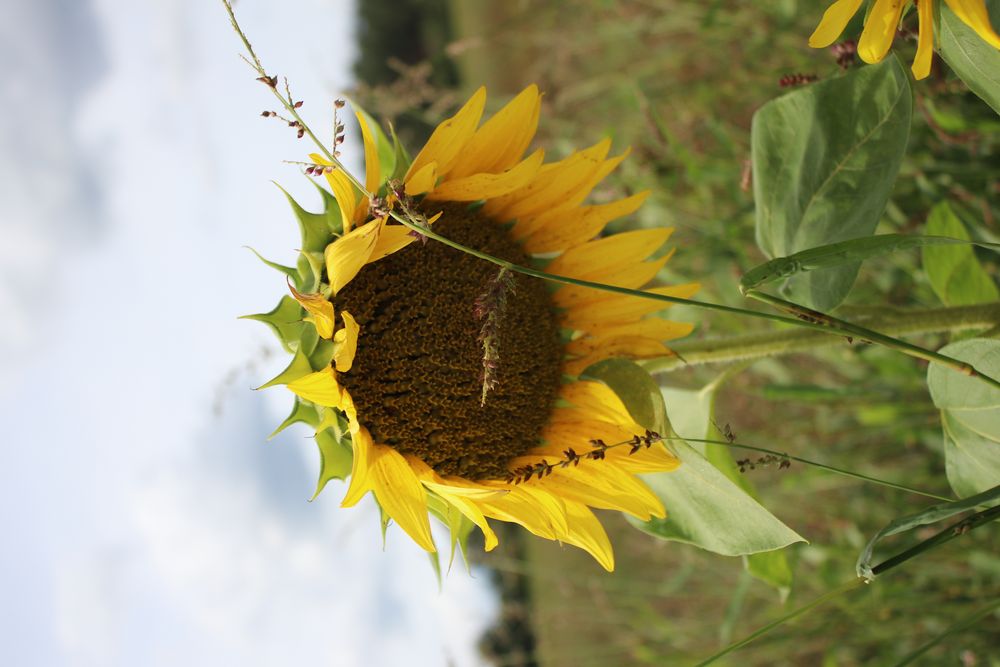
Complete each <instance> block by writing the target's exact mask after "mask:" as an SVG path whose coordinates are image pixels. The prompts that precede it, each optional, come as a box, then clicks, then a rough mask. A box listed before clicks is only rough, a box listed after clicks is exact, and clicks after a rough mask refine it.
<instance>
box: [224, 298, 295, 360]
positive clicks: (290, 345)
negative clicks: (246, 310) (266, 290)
mask: <svg viewBox="0 0 1000 667" xmlns="http://www.w3.org/2000/svg"><path fill="white" fill-rule="evenodd" d="M303 317H305V311H304V310H303V309H302V306H300V305H299V303H298V301H296V300H295V299H293V298H292V297H290V296H283V297H281V301H279V302H278V305H277V306H275V307H274V309H273V310H271V311H270V312H267V313H257V314H256V315H243V316H241V317H240V319H241V320H256V321H257V322H263V323H264V324H266V325H267V326H268V327H270V328H271V330H272V331H274V333H275V334H276V335H277V336H278V340H280V341H281V346H282V347H283V348H285V351H286V352H294V351H295V349H296V348H297V347H298V342H299V338H300V337H301V336H302V328H303V327H304V326H306V325H305V323H304V322H303V321H302V318H303Z"/></svg>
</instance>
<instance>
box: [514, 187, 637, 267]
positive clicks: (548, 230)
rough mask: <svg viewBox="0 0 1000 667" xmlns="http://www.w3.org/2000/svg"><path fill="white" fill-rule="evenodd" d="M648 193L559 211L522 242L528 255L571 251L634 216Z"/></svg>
mask: <svg viewBox="0 0 1000 667" xmlns="http://www.w3.org/2000/svg"><path fill="white" fill-rule="evenodd" d="M649 192H650V191H649V190H645V191H643V192H640V193H638V194H635V195H632V196H631V197H626V198H625V199H619V200H618V201H615V202H611V203H609V204H600V205H598V206H585V207H582V208H571V209H569V210H567V211H558V213H559V215H558V216H553V218H551V219H550V220H546V221H545V222H544V223H543V224H541V225H539V226H538V227H536V229H535V231H534V232H532V233H531V234H530V235H529V236H528V238H526V239H525V240H524V242H523V246H524V249H525V250H526V251H528V252H530V253H539V254H540V253H548V252H555V251H558V250H565V249H567V248H573V247H575V246H578V245H580V244H582V243H586V242H587V241H589V240H590V239H592V238H594V237H595V236H597V235H598V234H599V233H600V232H601V230H602V229H604V226H605V225H606V224H608V223H609V222H611V221H612V220H615V219H617V218H621V217H623V216H626V215H629V214H631V213H634V212H635V211H636V210H638V208H639V207H640V206H642V203H643V202H644V201H645V200H646V198H647V197H648V196H649Z"/></svg>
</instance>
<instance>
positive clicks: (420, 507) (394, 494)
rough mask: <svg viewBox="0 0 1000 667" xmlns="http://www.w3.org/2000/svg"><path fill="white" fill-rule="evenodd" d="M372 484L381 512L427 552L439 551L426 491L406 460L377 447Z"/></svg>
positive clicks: (399, 455)
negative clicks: (435, 544)
mask: <svg viewBox="0 0 1000 667" xmlns="http://www.w3.org/2000/svg"><path fill="white" fill-rule="evenodd" d="M374 453H375V456H374V460H372V462H371V467H370V469H371V485H372V490H373V491H374V492H375V497H376V498H377V499H378V503H379V505H381V506H382V509H383V510H384V511H385V513H386V514H388V515H389V516H390V517H392V519H393V521H395V522H396V523H397V524H399V527H400V528H402V529H403V530H404V531H405V532H406V534H407V535H409V536H410V537H411V538H413V541H414V542H416V543H417V544H418V545H420V547H421V548H423V549H424V550H425V551H431V552H433V551H436V550H437V549H435V547H434V540H433V538H431V524H430V521H429V519H428V518H427V492H426V491H424V487H423V485H422V484H421V483H420V480H418V479H417V475H416V473H414V472H413V468H411V467H410V464H409V462H408V461H407V460H406V458H405V457H404V456H403V455H402V454H400V453H399V452H397V451H396V450H395V449H393V448H392V447H385V446H381V445H376V446H375V447H374Z"/></svg>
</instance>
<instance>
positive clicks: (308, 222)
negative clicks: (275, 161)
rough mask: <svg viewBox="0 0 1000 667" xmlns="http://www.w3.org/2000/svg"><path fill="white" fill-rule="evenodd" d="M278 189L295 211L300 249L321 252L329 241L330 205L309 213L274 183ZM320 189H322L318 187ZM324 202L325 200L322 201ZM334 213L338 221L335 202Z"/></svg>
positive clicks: (338, 213)
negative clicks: (299, 236)
mask: <svg viewBox="0 0 1000 667" xmlns="http://www.w3.org/2000/svg"><path fill="white" fill-rule="evenodd" d="M275 185H276V186H277V187H278V189H279V190H281V192H282V193H284V195H285V198H286V199H288V203H289V205H290V206H291V207H292V212H293V213H295V219H296V220H298V222H299V232H300V233H301V234H302V250H304V251H306V252H320V253H322V252H323V249H324V248H326V246H327V244H328V243H329V242H330V226H329V220H328V217H329V212H330V209H331V207H330V206H329V205H328V204H327V205H326V206H325V207H324V209H325V210H324V211H323V212H322V213H311V212H309V211H307V210H305V209H304V208H302V206H300V205H299V203H298V202H297V201H295V199H294V198H293V197H292V195H290V194H288V191H287V190H285V189H284V188H283V187H281V186H280V185H278V184H277V183H275ZM320 191H321V192H323V191H324V190H323V189H322V188H320ZM331 199H332V197H331ZM324 204H326V202H324ZM332 209H333V212H334V214H336V216H337V222H338V223H339V222H340V209H339V208H338V207H337V206H336V204H335V205H334V206H333V207H332Z"/></svg>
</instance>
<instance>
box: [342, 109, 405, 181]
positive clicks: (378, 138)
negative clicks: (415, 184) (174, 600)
mask: <svg viewBox="0 0 1000 667" xmlns="http://www.w3.org/2000/svg"><path fill="white" fill-rule="evenodd" d="M351 106H352V107H354V110H355V111H357V112H358V114H360V115H361V117H362V118H364V119H365V122H366V123H367V124H368V128H369V129H370V130H371V131H372V132H373V133H374V134H375V149H376V150H377V151H378V164H379V183H385V182H386V181H387V180H389V179H390V178H392V175H393V174H394V173H395V170H396V154H397V153H396V150H397V147H396V144H395V143H394V142H390V141H389V138H388V137H386V136H385V132H383V131H382V127H381V126H380V125H379V124H378V123H376V122H375V119H374V118H372V117H371V116H370V115H368V113H367V112H366V111H365V110H364V109H362V108H361V107H360V106H359V105H358V103H357V102H355V101H353V100H352V101H351Z"/></svg>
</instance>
